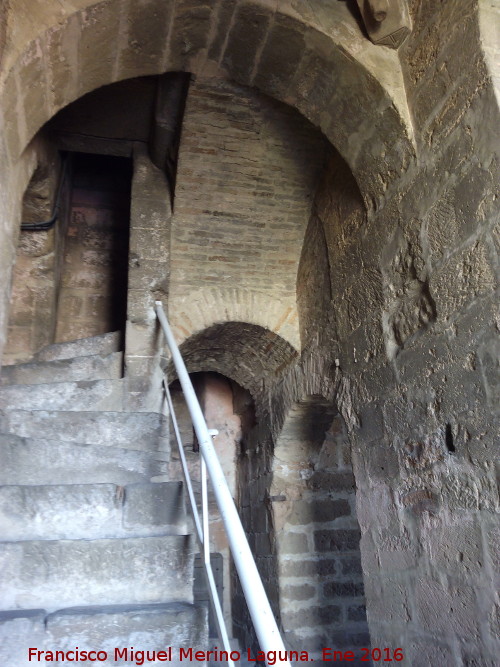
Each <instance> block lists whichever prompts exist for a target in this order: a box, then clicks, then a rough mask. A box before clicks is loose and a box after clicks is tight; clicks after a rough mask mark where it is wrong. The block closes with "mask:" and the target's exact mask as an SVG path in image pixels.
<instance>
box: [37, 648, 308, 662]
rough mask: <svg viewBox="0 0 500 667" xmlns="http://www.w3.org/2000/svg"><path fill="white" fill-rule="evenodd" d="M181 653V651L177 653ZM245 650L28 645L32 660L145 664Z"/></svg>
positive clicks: (303, 656)
mask: <svg viewBox="0 0 500 667" xmlns="http://www.w3.org/2000/svg"><path fill="white" fill-rule="evenodd" d="M176 654H177V655H176ZM241 657H242V654H241V652H240V651H230V652H228V651H221V650H219V649H218V648H217V647H215V649H214V650H212V651H197V650H195V649H193V648H182V647H181V648H178V649H175V648H173V647H172V646H169V647H167V648H165V649H164V650H161V651H139V650H137V649H135V648H134V647H133V646H131V647H129V648H128V647H127V648H115V649H114V650H113V652H111V651H98V650H87V649H86V650H83V649H80V648H78V646H75V648H74V649H73V650H69V651H55V650H54V651H51V650H43V651H42V650H40V649H38V648H36V647H35V648H29V649H28V661H29V662H40V661H42V660H44V661H45V662H65V661H66V662H85V661H86V660H88V661H90V662H105V661H106V660H108V659H111V660H114V661H115V662H118V661H119V660H124V661H125V662H132V663H135V664H136V665H144V664H146V663H148V662H153V663H158V662H171V661H172V660H179V661H180V662H182V661H185V662H205V661H206V660H218V661H219V660H220V661H227V660H228V658H230V659H231V660H233V661H234V662H236V661H237V660H240V659H241ZM244 657H245V659H246V660H248V661H249V662H263V661H265V662H267V664H268V665H274V664H276V662H280V661H281V660H294V661H298V662H302V661H304V662H308V661H309V660H310V658H309V653H308V652H307V651H267V652H264V651H258V652H257V653H256V654H255V655H252V653H251V651H250V649H247V651H246V654H244Z"/></svg>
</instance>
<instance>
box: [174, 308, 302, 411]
mask: <svg viewBox="0 0 500 667" xmlns="http://www.w3.org/2000/svg"><path fill="white" fill-rule="evenodd" d="M180 350H181V353H182V356H183V358H184V362H185V364H186V367H187V369H188V371H189V372H190V373H194V372H197V371H215V372H217V373H220V374H221V375H225V376H226V377H228V378H230V379H231V380H234V381H235V382H237V383H238V384H239V385H241V386H242V387H244V388H245V389H247V390H248V391H249V392H250V394H251V395H252V398H253V399H254V401H255V403H256V406H257V410H259V404H260V403H261V399H262V398H263V396H265V393H266V389H265V385H266V384H267V383H272V382H273V381H275V380H276V379H277V378H278V377H279V376H280V375H281V374H282V373H283V372H284V371H285V369H287V368H289V367H290V366H291V365H292V364H293V363H294V362H295V361H296V360H297V358H298V353H297V351H296V350H295V349H294V348H293V347H292V346H291V345H290V343H289V342H287V341H286V340H285V339H284V338H282V337H281V336H279V335H277V334H276V333H274V332H272V331H270V330H269V329H266V328H264V327H261V326H258V325H255V324H249V323H248V322H234V321H226V322H219V323H218V324H213V325H212V326H210V327H208V328H206V329H203V331H199V332H198V333H196V334H194V335H192V336H190V337H189V338H187V339H185V340H184V342H183V343H182V344H181V345H180ZM168 375H169V378H171V379H174V378H175V372H174V371H173V369H172V368H170V369H169V371H168Z"/></svg>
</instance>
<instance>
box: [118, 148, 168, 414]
mask: <svg viewBox="0 0 500 667" xmlns="http://www.w3.org/2000/svg"><path fill="white" fill-rule="evenodd" d="M170 202H171V196H170V188H169V185H168V182H167V178H166V176H165V174H164V172H163V171H162V170H161V169H158V168H157V167H155V166H154V164H153V163H152V162H151V160H150V158H149V155H148V151H147V148H146V146H145V145H144V144H142V143H136V144H135V145H134V174H133V177H132V199H131V213H130V248H129V275H128V297H127V324H126V331H125V374H126V376H127V377H128V378H129V390H130V401H131V403H132V405H130V406H129V408H131V409H136V410H153V409H158V400H159V397H160V385H161V372H160V367H159V357H160V354H161V350H162V346H163V338H162V335H160V329H159V326H158V324H157V319H156V315H155V311H154V302H155V300H156V299H160V300H162V301H163V303H164V305H165V306H166V300H167V290H168V279H169V256H170V224H171V216H172V209H171V203H170Z"/></svg>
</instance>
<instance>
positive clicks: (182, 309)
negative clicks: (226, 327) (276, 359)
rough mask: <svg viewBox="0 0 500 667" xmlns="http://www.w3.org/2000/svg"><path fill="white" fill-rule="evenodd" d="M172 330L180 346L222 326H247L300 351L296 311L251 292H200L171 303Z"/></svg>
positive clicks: (279, 302)
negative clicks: (274, 336) (274, 337)
mask: <svg viewBox="0 0 500 667" xmlns="http://www.w3.org/2000/svg"><path fill="white" fill-rule="evenodd" d="M169 312H170V320H171V326H172V330H173V332H174V334H175V338H176V340H177V342H178V344H179V345H181V344H183V343H184V341H186V340H187V339H189V338H190V337H192V336H196V335H198V334H200V332H202V331H203V330H205V329H208V328H210V327H212V326H213V325H215V324H217V323H221V322H229V321H235V322H246V323H248V324H251V325H255V326H257V327H261V328H262V329H265V330H268V331H269V332H273V333H274V334H276V335H278V336H279V337H280V338H282V339H283V340H284V341H286V342H287V343H288V344H289V345H290V346H291V347H292V348H293V349H294V350H295V351H300V338H299V333H298V316H297V309H296V307H292V306H291V305H290V303H289V301H285V300H283V301H281V300H280V299H278V298H276V297H272V296H271V295H269V294H262V293H259V292H256V291H252V290H245V289H237V288H235V289H230V288H226V289H224V288H213V289H210V288H209V289H197V290H195V291H193V292H191V293H188V294H187V295H186V296H182V298H180V299H179V300H178V301H177V300H176V299H172V300H171V301H170V302H169Z"/></svg>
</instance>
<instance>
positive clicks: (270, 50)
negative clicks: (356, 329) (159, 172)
mask: <svg viewBox="0 0 500 667" xmlns="http://www.w3.org/2000/svg"><path fill="white" fill-rule="evenodd" d="M52 4H53V3H46V5H47V6H46V7H40V8H39V16H37V22H36V23H35V22H34V23H33V24H31V23H27V24H26V25H23V26H22V29H23V32H22V34H25V35H26V38H25V40H19V41H18V42H16V43H15V44H12V45H11V48H10V50H9V49H8V48H7V49H6V56H5V58H6V65H10V68H9V70H8V73H7V76H6V77H5V81H4V91H5V94H4V95H3V96H2V99H3V100H5V103H4V105H2V107H3V108H2V112H3V113H2V115H3V118H4V120H5V123H6V127H7V129H8V140H7V148H8V154H9V156H10V158H11V160H13V161H15V160H16V159H17V157H18V156H19V155H20V153H21V152H22V151H23V149H24V148H25V147H26V146H27V144H28V143H29V141H30V140H31V139H32V138H33V137H34V136H35V134H36V132H37V131H38V130H39V129H40V128H41V127H42V125H43V124H44V123H45V122H46V121H47V120H49V119H50V118H51V117H52V116H53V115H54V114H55V113H56V112H57V111H58V110H59V109H61V108H62V107H64V106H66V105H67V104H69V103H70V102H72V101H74V100H76V99H77V98H79V97H81V96H82V95H84V94H85V93H88V92H90V91H91V90H94V89H96V88H99V87H101V86H104V85H107V84H109V83H112V82H115V81H120V80H123V79H128V78H133V77H137V76H145V75H151V74H160V73H163V72H166V71H190V72H193V73H195V74H207V73H211V72H212V73H214V74H216V75H219V76H222V77H224V78H230V79H232V80H234V81H235V82H237V83H242V84H245V85H253V86H255V87H257V88H258V89H259V90H261V91H262V92H265V93H266V94H268V95H270V96H272V97H274V98H276V99H278V100H281V101H284V102H286V103H287V104H289V105H291V106H293V107H295V108H297V109H298V110H299V111H300V112H301V113H302V114H303V115H304V116H305V117H306V118H308V119H309V120H310V121H311V122H312V123H313V124H314V125H316V126H318V127H320V128H321V130H322V131H323V132H324V134H325V135H326V136H327V138H328V139H329V140H330V141H331V142H332V143H333V144H334V145H335V146H336V147H337V149H338V150H339V151H340V153H341V154H342V155H343V156H344V157H345V159H346V160H347V162H348V163H349V164H350V166H351V167H352V169H353V171H354V173H355V174H356V175H359V178H360V181H362V182H363V184H364V186H365V187H364V188H363V189H364V190H365V191H366V196H367V200H370V198H373V197H376V196H377V193H378V194H381V193H382V192H383V191H384V190H385V189H386V187H387V177H388V176H389V174H388V172H387V173H386V174H385V177H383V176H382V172H384V170H385V167H384V163H385V164H388V163H389V161H390V157H389V156H392V158H393V159H394V160H395V159H396V158H397V159H398V166H399V167H403V166H404V165H403V163H405V162H407V161H408V159H410V156H411V153H412V148H411V141H410V140H409V138H408V137H409V134H411V130H410V129H409V128H410V121H409V115H408V112H407V108H406V103H405V101H404V85H403V79H402V74H401V70H400V66H399V61H398V59H397V56H396V55H395V54H394V53H393V52H390V51H388V50H380V49H379V50H378V51H377V49H376V47H374V45H372V44H370V43H369V42H368V40H366V38H365V37H364V35H363V32H362V31H361V29H360V27H359V25H358V23H357V21H356V19H355V18H354V17H353V16H352V15H351V13H350V11H349V9H348V8H346V7H345V6H343V5H342V4H340V3H337V4H336V5H334V6H332V7H331V8H329V10H328V12H322V11H320V10H318V11H317V12H316V13H312V12H311V11H310V10H308V9H306V7H305V6H301V5H297V4H296V3H293V5H292V4H291V3H281V4H280V5H279V6H278V8H271V7H269V5H268V4H267V3H265V2H262V3H261V2H246V1H244V0H241V2H238V3H231V4H230V5H229V6H227V5H225V4H224V3H223V2H217V3H213V5H211V6H209V5H207V4H206V3H203V2H199V3H198V4H197V3H189V4H186V5H185V6H184V3H176V4H174V3H165V2H159V0H150V1H149V2H141V3H131V4H130V3H125V2H124V0H106V1H104V2H100V3H97V4H92V3H90V2H88V3H87V2H84V3H81V4H83V5H84V6H83V7H82V8H80V9H79V10H78V11H75V12H71V8H66V9H61V7H60V5H59V4H58V10H59V11H58V12H57V13H55V12H54V7H53V6H51V5H52ZM304 5H305V3H304ZM15 10H16V4H15V3H14V4H13V5H12V9H11V22H14V23H15V20H16V16H17V15H16V11H15ZM55 17H57V21H55V20H54V19H55ZM75 73H76V75H75ZM19 92H20V93H21V94H19ZM382 134H383V135H384V136H383V137H382ZM386 135H390V136H387V139H388V140H387V141H386V140H385V136H386ZM401 160H402V163H401ZM370 162H371V164H370ZM399 163H401V164H399ZM394 168H395V165H394V164H392V165H391V172H392V171H394ZM396 169H397V167H396ZM373 171H375V172H378V171H380V174H381V178H380V179H377V178H375V179H374V178H368V179H367V178H364V176H368V174H369V173H370V172H373ZM363 175H364V176H363ZM389 179H390V176H389Z"/></svg>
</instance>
